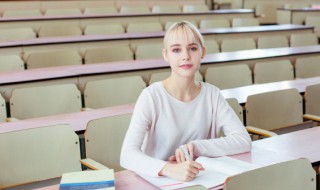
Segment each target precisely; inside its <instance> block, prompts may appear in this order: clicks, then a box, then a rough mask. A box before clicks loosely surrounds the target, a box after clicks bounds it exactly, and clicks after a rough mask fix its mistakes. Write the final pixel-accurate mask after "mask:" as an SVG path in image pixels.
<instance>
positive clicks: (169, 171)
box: [159, 161, 203, 181]
mask: <svg viewBox="0 0 320 190" xmlns="http://www.w3.org/2000/svg"><path fill="white" fill-rule="evenodd" d="M200 170H203V167H202V165H201V164H200V163H198V162H195V161H185V162H182V163H170V162H168V163H167V164H166V165H165V166H164V167H163V169H162V170H161V171H160V172H159V175H160V176H167V177H170V178H172V179H176V180H179V181H191V180H193V179H194V178H195V177H196V176H197V174H198V173H199V171H200Z"/></svg>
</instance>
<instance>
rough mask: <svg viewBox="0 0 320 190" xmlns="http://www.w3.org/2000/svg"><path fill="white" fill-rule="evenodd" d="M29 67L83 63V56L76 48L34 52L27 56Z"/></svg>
mask: <svg viewBox="0 0 320 190" xmlns="http://www.w3.org/2000/svg"><path fill="white" fill-rule="evenodd" d="M26 62H27V68H28V69H32V68H40V67H56V66H65V65H81V64H82V57H81V55H80V54H79V52H78V51H75V50H57V51H48V52H33V53H30V54H29V55H28V56H27V61H26Z"/></svg>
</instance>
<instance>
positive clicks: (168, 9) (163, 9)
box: [151, 5, 181, 13]
mask: <svg viewBox="0 0 320 190" xmlns="http://www.w3.org/2000/svg"><path fill="white" fill-rule="evenodd" d="M151 12H152V13H181V8H180V7H179V6H173V5H172V6H160V5H159V6H158V5H155V6H153V7H152V10H151Z"/></svg>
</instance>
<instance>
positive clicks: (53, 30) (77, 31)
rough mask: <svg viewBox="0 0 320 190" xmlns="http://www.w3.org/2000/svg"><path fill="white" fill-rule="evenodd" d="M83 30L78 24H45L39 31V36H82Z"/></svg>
mask: <svg viewBox="0 0 320 190" xmlns="http://www.w3.org/2000/svg"><path fill="white" fill-rule="evenodd" d="M81 35H82V30H81V28H80V27H79V26H76V25H63V26H57V25H45V26H41V27H40V29H39V32H38V36H39V38H43V37H58V36H81Z"/></svg>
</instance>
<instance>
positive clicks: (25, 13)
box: [2, 9, 42, 18]
mask: <svg viewBox="0 0 320 190" xmlns="http://www.w3.org/2000/svg"><path fill="white" fill-rule="evenodd" d="M33 16H34V17H39V16H42V13H41V11H40V9H29V10H4V11H3V15H2V17H4V18H6V17H33Z"/></svg>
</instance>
